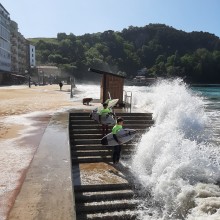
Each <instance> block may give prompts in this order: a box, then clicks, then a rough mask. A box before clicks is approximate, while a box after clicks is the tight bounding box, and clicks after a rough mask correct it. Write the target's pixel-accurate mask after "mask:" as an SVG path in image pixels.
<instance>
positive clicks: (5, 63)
mask: <svg viewBox="0 0 220 220" xmlns="http://www.w3.org/2000/svg"><path fill="white" fill-rule="evenodd" d="M10 71H11V45H10V14H9V13H8V11H7V10H6V9H5V8H4V7H3V6H2V4H1V3H0V73H4V72H10ZM0 78H1V77H0Z"/></svg>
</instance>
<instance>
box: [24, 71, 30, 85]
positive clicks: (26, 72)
mask: <svg viewBox="0 0 220 220" xmlns="http://www.w3.org/2000/svg"><path fill="white" fill-rule="evenodd" d="M24 72H25V74H28V70H25V71H24ZM28 86H29V88H31V76H30V73H29V75H28Z"/></svg>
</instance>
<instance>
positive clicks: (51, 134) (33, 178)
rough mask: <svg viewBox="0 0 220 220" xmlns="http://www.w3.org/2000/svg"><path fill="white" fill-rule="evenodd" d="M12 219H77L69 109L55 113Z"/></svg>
mask: <svg viewBox="0 0 220 220" xmlns="http://www.w3.org/2000/svg"><path fill="white" fill-rule="evenodd" d="M8 219H9V220H14V219H16V220H32V219H38V220H46V219H48V220H61V219H65V220H70V219H71V220H74V219H75V208H74V197H73V190H72V180H71V158H70V148H69V133H68V112H65V113H57V114H55V115H54V116H52V118H51V120H50V122H49V124H48V126H47V128H46V130H45V133H44V135H43V137H42V139H41V142H40V145H39V148H38V150H37V152H36V154H35V156H34V159H33V161H32V163H31V165H30V167H29V169H28V172H27V175H26V178H25V181H24V183H23V185H22V188H21V191H20V193H19V195H18V196H17V198H16V201H15V204H14V206H13V208H12V210H11V212H10V214H9V217H8Z"/></svg>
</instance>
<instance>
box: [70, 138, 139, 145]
mask: <svg viewBox="0 0 220 220" xmlns="http://www.w3.org/2000/svg"><path fill="white" fill-rule="evenodd" d="M137 140H138V136H137V138H136V139H132V140H130V141H129V142H127V143H135V142H136V141H137ZM70 143H71V144H74V145H86V144H101V138H98V139H70Z"/></svg>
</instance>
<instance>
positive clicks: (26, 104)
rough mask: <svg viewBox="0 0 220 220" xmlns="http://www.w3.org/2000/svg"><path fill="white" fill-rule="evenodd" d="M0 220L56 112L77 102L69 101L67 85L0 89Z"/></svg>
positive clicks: (17, 190)
mask: <svg viewBox="0 0 220 220" xmlns="http://www.w3.org/2000/svg"><path fill="white" fill-rule="evenodd" d="M0 106H1V108H0V170H1V173H0V220H4V219H6V216H7V213H8V212H9V210H10V208H11V207H12V206H13V203H14V200H15V198H16V196H17V194H18V193H19V190H20V188H21V185H22V183H23V181H24V178H25V174H26V172H27V170H28V167H29V165H30V163H31V161H32V159H33V156H34V154H35V152H36V150H37V148H38V146H39V144H40V141H41V137H42V135H43V134H44V131H45V129H46V127H47V124H48V123H49V121H50V118H51V116H52V115H53V114H54V113H55V112H57V111H65V110H68V109H71V108H73V107H74V106H75V107H76V106H78V108H80V107H81V108H82V107H83V105H82V103H81V102H77V101H74V102H73V99H71V98H70V86H69V85H64V86H63V90H62V91H60V90H59V86H58V85H47V86H40V87H39V86H33V87H32V88H28V86H25V85H24V86H10V87H0Z"/></svg>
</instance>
